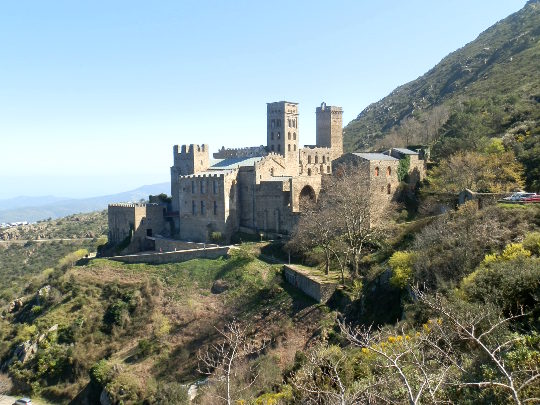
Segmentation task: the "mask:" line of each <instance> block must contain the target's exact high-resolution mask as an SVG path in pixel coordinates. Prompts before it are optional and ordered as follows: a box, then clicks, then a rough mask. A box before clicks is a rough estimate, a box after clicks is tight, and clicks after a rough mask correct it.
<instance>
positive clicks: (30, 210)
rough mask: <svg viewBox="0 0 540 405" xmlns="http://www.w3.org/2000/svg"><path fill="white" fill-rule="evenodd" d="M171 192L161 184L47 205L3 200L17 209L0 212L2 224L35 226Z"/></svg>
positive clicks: (56, 200)
mask: <svg viewBox="0 0 540 405" xmlns="http://www.w3.org/2000/svg"><path fill="white" fill-rule="evenodd" d="M169 192H170V184H169V183H159V184H150V185H145V186H141V187H139V188H136V189H134V190H130V191H125V192H122V193H118V194H109V195H104V196H98V197H91V198H77V199H75V198H74V199H60V198H59V197H52V196H47V197H44V201H45V202H44V201H39V198H40V197H20V199H21V200H20V201H19V199H18V198H16V199H8V200H0V207H6V206H7V204H8V203H11V204H13V205H11V207H13V206H15V208H10V209H3V210H0V222H16V221H28V222H35V221H39V220H42V219H46V218H60V217H64V216H67V215H71V214H76V213H81V212H91V211H98V210H103V209H105V208H107V204H109V203H115V202H129V201H139V200H140V199H147V198H148V195H150V194H153V195H156V194H161V193H165V194H167V193H169ZM21 202H29V205H27V206H22V203H21ZM30 204H31V205H30Z"/></svg>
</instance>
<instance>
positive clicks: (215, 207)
mask: <svg viewBox="0 0 540 405" xmlns="http://www.w3.org/2000/svg"><path fill="white" fill-rule="evenodd" d="M214 215H217V201H214Z"/></svg>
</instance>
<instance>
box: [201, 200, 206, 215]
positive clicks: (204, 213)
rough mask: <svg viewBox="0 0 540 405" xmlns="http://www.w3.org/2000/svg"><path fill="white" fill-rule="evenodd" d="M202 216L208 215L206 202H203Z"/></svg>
mask: <svg viewBox="0 0 540 405" xmlns="http://www.w3.org/2000/svg"><path fill="white" fill-rule="evenodd" d="M201 215H206V204H205V202H204V201H201Z"/></svg>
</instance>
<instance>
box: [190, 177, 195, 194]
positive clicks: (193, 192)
mask: <svg viewBox="0 0 540 405" xmlns="http://www.w3.org/2000/svg"><path fill="white" fill-rule="evenodd" d="M191 194H195V180H191Z"/></svg>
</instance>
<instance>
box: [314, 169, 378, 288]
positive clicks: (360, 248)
mask: <svg viewBox="0 0 540 405" xmlns="http://www.w3.org/2000/svg"><path fill="white" fill-rule="evenodd" d="M320 199H321V200H323V201H325V203H324V204H325V205H326V207H327V209H328V210H329V211H330V215H329V218H331V221H333V222H334V228H335V229H336V231H337V234H338V235H339V239H341V241H342V242H343V246H344V247H345V249H346V250H347V252H346V253H347V256H348V257H350V260H351V262H352V266H353V275H354V276H355V277H358V276H359V275H360V272H359V268H360V259H361V258H362V256H363V255H364V254H365V250H366V248H367V247H368V246H373V245H375V244H376V243H378V242H379V241H380V238H381V235H382V233H381V228H382V224H383V221H382V216H383V215H382V214H383V212H384V209H385V208H386V207H384V206H383V205H382V204H378V205H377V204H372V203H371V202H372V201H371V198H370V190H369V186H368V184H367V183H366V182H365V180H363V178H362V176H360V175H359V174H358V168H357V167H355V166H352V165H350V166H344V167H341V168H340V170H339V174H338V175H336V176H333V177H332V178H330V179H329V180H328V182H327V184H326V185H325V190H324V193H323V194H322V195H321V197H320Z"/></svg>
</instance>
